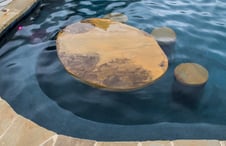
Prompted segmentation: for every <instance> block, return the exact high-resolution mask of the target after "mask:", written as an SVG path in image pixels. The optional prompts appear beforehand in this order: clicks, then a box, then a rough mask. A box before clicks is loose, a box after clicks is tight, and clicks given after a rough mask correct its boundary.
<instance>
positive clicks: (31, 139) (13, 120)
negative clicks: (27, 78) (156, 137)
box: [0, 0, 226, 146]
mask: <svg viewBox="0 0 226 146" xmlns="http://www.w3.org/2000/svg"><path fill="white" fill-rule="evenodd" d="M21 1H22V0H13V1H12V2H11V3H10V4H9V5H7V6H5V10H6V11H5V12H3V11H0V37H1V36H3V35H4V34H5V33H6V32H7V30H9V29H10V28H12V27H13V26H14V25H15V24H17V22H18V21H19V20H20V19H21V18H22V17H24V16H25V15H27V14H28V13H29V12H30V11H32V9H33V8H34V7H35V6H36V5H37V4H38V3H39V2H40V0H23V2H21ZM0 115H1V119H0V145H3V146H4V145H6V146H8V145H17V146H20V145H21V146H24V145H32V146H35V145H42V146H58V145H59V146H60V145H65V146H70V145H79V146H83V145H84V146H87V145H90V146H91V145H94V146H111V145H116V146H127V145H128V146H133V145H134V146H157V145H161V146H182V145H183V146H187V145H188V146H196V145H197V146H200V145H203V146H205V145H211V146H226V141H218V140H175V141H128V142H127V141H124V142H115V141H114V142H102V141H94V140H87V139H80V138H72V137H69V136H64V135H58V134H57V133H55V132H53V131H50V130H47V129H45V128H43V127H41V126H39V125H37V124H35V123H34V122H32V121H30V120H29V119H26V118H24V117H22V116H21V115H19V114H17V113H16V112H15V111H14V110H13V109H12V107H11V106H10V105H9V104H8V103H7V102H6V101H5V100H3V99H2V98H1V97H0Z"/></svg>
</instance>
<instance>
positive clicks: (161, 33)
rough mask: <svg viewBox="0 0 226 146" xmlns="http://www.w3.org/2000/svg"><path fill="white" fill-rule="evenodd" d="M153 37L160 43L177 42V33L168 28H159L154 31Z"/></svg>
mask: <svg viewBox="0 0 226 146" xmlns="http://www.w3.org/2000/svg"><path fill="white" fill-rule="evenodd" d="M151 35H152V36H153V37H154V38H155V39H156V40H157V41H158V42H159V43H166V44H168V43H171V42H175V41H176V33H175V32H174V31H173V30H172V29H171V28H168V27H159V28H155V29H153V31H152V32H151Z"/></svg>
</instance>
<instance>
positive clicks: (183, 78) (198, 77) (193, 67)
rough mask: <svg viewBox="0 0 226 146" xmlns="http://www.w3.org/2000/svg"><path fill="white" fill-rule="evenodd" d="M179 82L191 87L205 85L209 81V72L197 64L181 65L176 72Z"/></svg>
mask: <svg viewBox="0 0 226 146" xmlns="http://www.w3.org/2000/svg"><path fill="white" fill-rule="evenodd" d="M174 75H175V77H176V79H177V81H178V82H180V83H182V84H185V85H189V86H196V85H203V84H205V83H206V82H207V80H208V71H207V70H206V69H205V68H204V67H203V66H201V65H199V64H196V63H181V64H180V65H178V66H177V67H176V69H175V70H174Z"/></svg>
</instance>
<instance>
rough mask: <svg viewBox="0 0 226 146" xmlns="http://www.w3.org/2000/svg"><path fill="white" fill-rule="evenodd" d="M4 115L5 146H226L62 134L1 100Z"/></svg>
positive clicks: (0, 127)
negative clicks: (118, 140) (116, 139)
mask: <svg viewBox="0 0 226 146" xmlns="http://www.w3.org/2000/svg"><path fill="white" fill-rule="evenodd" d="M0 115H1V120H0V145H1V146H11V145H15V146H31V145H32V146H61V145H64V146H74V145H78V146H157V145H161V146H226V141H218V140H175V141H123V142H104V141H94V140H86V139H80V138H73V137H69V136H64V135H58V134H57V133H55V132H52V131H50V130H47V129H45V128H43V127H41V126H39V125H37V124H35V123H34V122H32V121H30V120H28V119H26V118H24V117H22V116H21V115H19V114H17V113H16V112H15V111H14V110H13V109H12V107H11V106H10V105H9V104H8V103H7V102H6V101H5V100H3V99H2V98H1V97H0Z"/></svg>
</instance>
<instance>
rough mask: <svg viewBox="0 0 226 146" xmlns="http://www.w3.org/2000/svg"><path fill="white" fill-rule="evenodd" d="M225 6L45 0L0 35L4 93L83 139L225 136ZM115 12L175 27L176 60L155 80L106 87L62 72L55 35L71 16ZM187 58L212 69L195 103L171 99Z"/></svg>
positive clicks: (25, 110)
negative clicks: (135, 86)
mask: <svg viewBox="0 0 226 146" xmlns="http://www.w3.org/2000/svg"><path fill="white" fill-rule="evenodd" d="M225 6H226V3H225V2H223V1H208V2H207V1H205V2H204V1H197V2H190V1H185V0H184V1H174V2H171V1H152V2H150V1H148V0H141V1H138V0H133V1H127V0H124V1H115V0H114V1H113V0H112V1H110V0H109V1H100V0H99V1H98V0H92V1H84V0H80V1H76V0H74V1H70V0H69V1H56V0H45V1H43V2H42V4H41V5H40V6H39V8H38V9H36V10H35V11H34V12H33V13H32V14H31V15H30V16H28V17H27V18H26V19H24V20H23V21H21V22H20V23H19V24H18V26H17V27H15V28H14V29H13V30H11V31H10V34H8V36H7V37H6V38H4V39H3V40H2V41H1V49H0V64H1V66H0V95H1V96H2V97H3V98H4V99H5V100H6V101H8V103H10V104H11V106H12V107H13V108H14V109H15V110H16V111H17V112H18V113H19V114H21V115H23V116H25V117H27V118H29V119H31V120H33V121H35V122H36V123H38V124H40V125H41V126H43V127H46V128H48V129H50V130H53V131H56V132H58V133H61V134H65V135H70V136H75V137H80V138H89V139H95V140H148V139H178V138H186V139H191V138H192V139H198V138H209V139H213V138H215V139H226V138H225V135H226V134H225V133H226V132H225V131H226V127H225V124H226V106H225V104H226V102H225V101H226V97H225V92H226V91H225V88H226V86H225V82H226V79H225V77H224V76H225V73H226V72H225V71H226V65H225V64H224V62H225V53H224V49H226V43H225V40H226V32H225V28H226V21H225V19H224V16H225V13H226V12H225V11H224V8H225ZM110 12H122V13H125V14H126V15H127V16H128V17H129V21H128V22H127V24H129V25H132V26H134V27H137V28H139V29H141V30H144V31H146V32H151V30H153V29H154V28H156V27H161V26H167V27H170V28H172V29H173V30H174V31H175V32H176V34H177V42H176V46H175V50H174V55H173V62H172V63H171V64H170V66H169V69H168V71H167V73H166V74H165V75H164V76H163V77H162V78H161V79H160V80H158V81H157V82H156V83H155V84H153V85H150V86H148V87H146V88H144V89H140V90H137V91H133V92H107V91H101V90H98V89H95V88H92V87H89V86H87V85H84V84H82V83H80V82H79V81H76V80H75V79H74V78H73V77H72V76H70V75H69V74H68V73H67V72H66V71H65V70H64V68H63V66H62V65H61V63H60V62H59V59H58V57H57V55H56V45H55V39H56V38H55V37H56V34H57V33H58V32H59V31H60V30H61V29H62V28H64V27H65V26H67V25H69V24H71V23H73V22H76V21H80V20H82V19H85V18H90V17H102V16H104V15H105V14H108V13H110ZM182 62H196V63H199V64H201V65H203V66H205V67H206V68H207V69H208V71H209V81H208V82H207V84H206V86H205V87H204V88H203V92H202V93H200V94H199V95H198V96H200V97H201V98H200V100H199V101H196V102H194V103H187V102H186V103H184V102H182V103H181V102H178V101H177V100H175V99H174V97H176V96H181V95H179V94H178V92H176V91H175V89H176V87H175V84H174V76H173V70H174V68H175V67H176V66H177V65H178V64H179V63H182ZM191 96H193V95H191ZM195 96H197V95H195ZM185 98H189V97H185Z"/></svg>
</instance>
